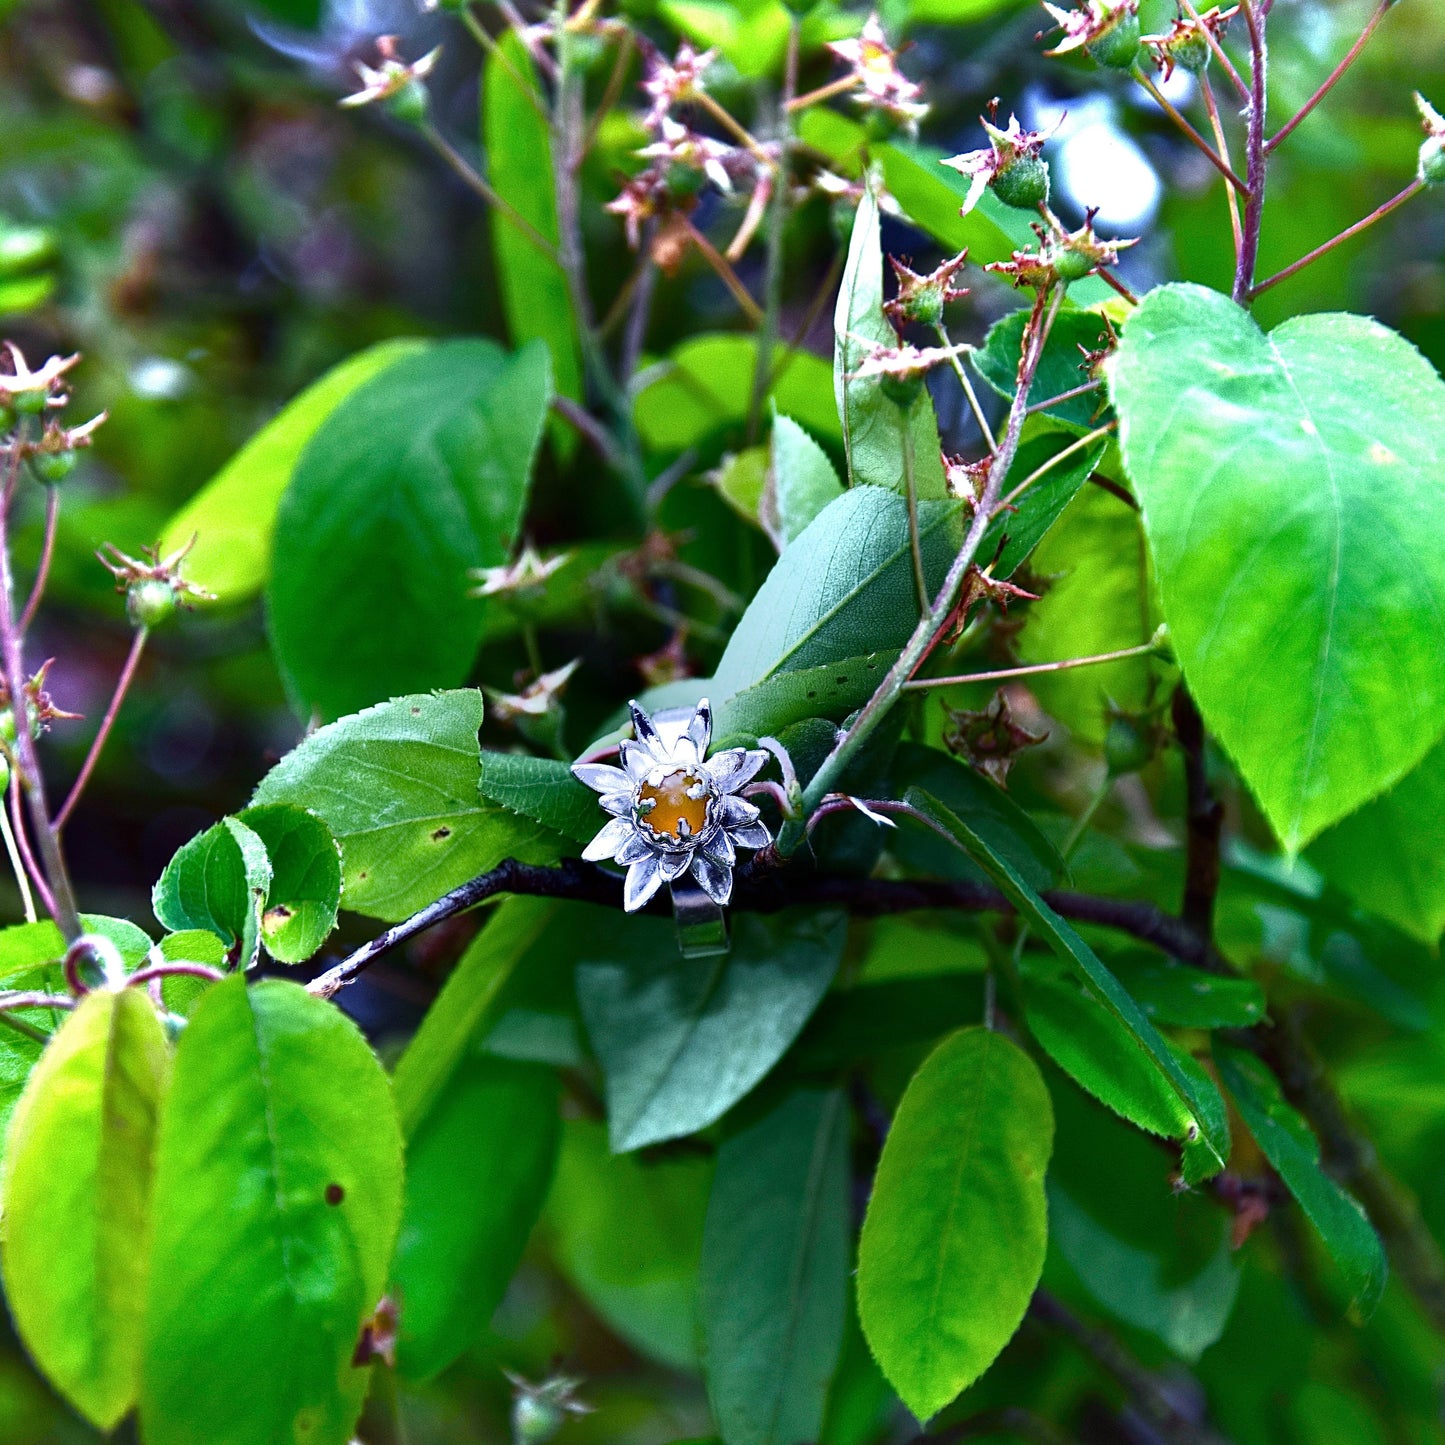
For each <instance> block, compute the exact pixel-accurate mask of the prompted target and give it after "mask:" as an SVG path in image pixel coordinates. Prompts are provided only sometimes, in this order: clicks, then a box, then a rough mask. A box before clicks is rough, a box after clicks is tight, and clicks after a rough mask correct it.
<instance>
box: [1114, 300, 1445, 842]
mask: <svg viewBox="0 0 1445 1445" xmlns="http://www.w3.org/2000/svg"><path fill="white" fill-rule="evenodd" d="M1110 386H1111V388H1112V391H1113V396H1114V403H1115V405H1116V407H1117V408H1118V409H1119V416H1120V423H1121V427H1122V432H1121V437H1122V445H1123V449H1124V456H1125V459H1126V462H1127V464H1128V468H1129V475H1130V477H1131V478H1132V479H1133V481H1134V486H1135V490H1136V494H1137V495H1138V498H1139V501H1140V504H1141V506H1142V507H1143V510H1144V521H1145V526H1146V528H1147V530H1148V533H1149V541H1150V546H1151V548H1152V551H1153V555H1154V562H1155V566H1156V568H1157V569H1158V573H1159V587H1160V592H1161V595H1162V597H1163V602H1164V615H1165V617H1166V618H1167V619H1168V622H1169V627H1170V632H1171V635H1172V640H1173V645H1174V648H1175V651H1176V652H1177V654H1178V656H1179V661H1180V664H1181V665H1182V667H1183V669H1184V675H1185V677H1186V678H1187V679H1188V680H1189V686H1190V690H1191V692H1192V693H1193V694H1194V696H1195V698H1196V699H1197V700H1198V703H1199V707H1200V710H1201V712H1203V714H1204V718H1205V721H1206V722H1207V723H1208V724H1209V727H1210V731H1211V732H1213V733H1214V734H1215V735H1216V736H1218V738H1219V739H1220V741H1221V742H1222V743H1223V744H1224V746H1225V748H1226V749H1227V750H1228V752H1229V754H1230V756H1231V757H1232V758H1233V760H1234V762H1235V763H1236V764H1237V765H1238V767H1239V770H1240V772H1241V773H1242V774H1243V776H1244V780H1245V781H1246V782H1247V783H1248V784H1249V786H1250V788H1251V790H1252V791H1253V793H1254V794H1255V796H1256V797H1257V798H1258V799H1259V802H1260V805H1261V807H1262V808H1263V809H1264V812H1265V814H1266V816H1267V817H1268V818H1269V820H1270V823H1271V825H1272V826H1273V827H1274V829H1275V831H1276V833H1277V834H1278V836H1279V837H1280V838H1281V839H1282V840H1283V842H1284V843H1285V845H1286V846H1287V847H1288V848H1290V849H1292V850H1293V849H1298V848H1301V847H1303V846H1304V844H1306V843H1308V842H1309V841H1310V839H1312V838H1313V837H1315V836H1316V834H1318V833H1320V832H1321V831H1323V829H1325V828H1327V827H1328V826H1329V825H1330V824H1331V823H1334V822H1337V821H1338V820H1339V819H1340V818H1342V817H1344V816H1345V815H1346V814H1348V813H1350V812H1353V811H1354V809H1356V808H1358V807H1359V806H1360V804H1362V803H1364V802H1366V801H1367V800H1368V799H1370V798H1371V797H1373V796H1374V795H1375V794H1376V793H1378V792H1380V791H1381V790H1382V789H1384V788H1387V787H1389V786H1390V785H1391V784H1392V783H1394V782H1396V781H1397V780H1398V779H1399V778H1401V777H1403V776H1404V775H1405V774H1406V773H1407V772H1409V770H1410V769H1411V768H1413V767H1414V766H1415V765H1416V764H1417V763H1418V762H1419V761H1420V759H1421V758H1422V757H1424V755H1425V753H1426V752H1427V751H1428V750H1429V749H1430V747H1431V745H1432V744H1434V743H1435V742H1436V741H1437V740H1438V739H1439V737H1440V734H1441V732H1442V731H1445V673H1442V671H1441V668H1440V648H1439V640H1440V638H1439V634H1440V617H1441V616H1442V614H1445V551H1442V549H1441V548H1439V547H1438V546H1436V545H1435V538H1436V537H1437V536H1438V535H1439V534H1440V533H1441V532H1442V531H1445V492H1442V491H1441V488H1440V486H1439V478H1440V475H1441V471H1442V468H1445V382H1442V381H1441V379H1440V377H1439V376H1438V375H1437V374H1436V372H1435V369H1434V367H1433V366H1431V365H1430V363H1429V362H1428V361H1426V360H1425V359H1424V358H1423V357H1422V356H1421V355H1420V353H1419V352H1418V351H1416V350H1415V348H1414V347H1413V346H1411V345H1410V344H1409V343H1408V342H1407V341H1405V340H1403V339H1402V338H1401V337H1400V336H1398V335H1396V334H1395V333H1394V332H1392V331H1390V330H1388V329H1387V328H1385V327H1384V326H1381V325H1380V324H1379V323H1378V322H1375V321H1372V320H1370V319H1368V318H1366V317H1360V316H1347V315H1316V316H1302V317H1297V318H1295V319H1293V320H1291V321H1287V322H1286V323H1285V324H1284V325H1282V326H1280V327H1278V328H1277V329H1276V330H1275V331H1273V332H1271V333H1269V335H1265V333H1264V332H1262V331H1261V330H1260V329H1259V327H1258V326H1257V325H1256V324H1255V322H1254V320H1253V319H1252V318H1251V317H1250V316H1249V315H1248V313H1247V312H1245V311H1242V310H1241V309H1240V308H1239V307H1237V306H1235V305H1234V304H1233V303H1232V302H1231V301H1230V300H1229V299H1228V297H1225V296H1221V295H1219V294H1218V293H1216V292H1213V291H1208V290H1205V289H1204V288H1203V287H1201V286H1165V287H1162V288H1160V289H1158V290H1156V291H1153V292H1151V293H1150V295H1149V296H1148V297H1146V298H1145V300H1144V302H1143V304H1142V305H1141V306H1139V307H1138V309H1137V310H1135V311H1134V312H1133V313H1132V314H1131V316H1130V318H1129V323H1128V325H1127V326H1126V328H1125V331H1124V339H1123V343H1122V345H1121V346H1120V349H1119V351H1118V353H1117V354H1116V356H1115V358H1114V360H1113V362H1112V363H1111V367H1110ZM1386 643H1388V645H1385V644H1386Z"/></svg>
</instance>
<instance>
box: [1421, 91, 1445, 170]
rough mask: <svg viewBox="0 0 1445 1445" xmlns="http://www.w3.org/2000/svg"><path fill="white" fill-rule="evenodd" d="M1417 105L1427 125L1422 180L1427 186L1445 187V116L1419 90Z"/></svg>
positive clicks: (1422, 153) (1422, 146)
mask: <svg viewBox="0 0 1445 1445" xmlns="http://www.w3.org/2000/svg"><path fill="white" fill-rule="evenodd" d="M1415 105H1416V108H1417V109H1418V110H1419V112H1420V119H1421V120H1422V121H1423V122H1424V124H1425V139H1424V141H1423V142H1422V144H1421V146H1420V168H1419V176H1420V180H1421V181H1423V182H1424V184H1425V185H1427V186H1445V115H1441V114H1440V112H1439V111H1438V110H1436V109H1435V107H1434V106H1433V105H1431V104H1430V102H1429V101H1428V100H1426V99H1425V97H1424V96H1423V95H1421V94H1420V92H1419V91H1418V90H1417V91H1416V92H1415Z"/></svg>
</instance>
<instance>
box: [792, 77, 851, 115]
mask: <svg viewBox="0 0 1445 1445" xmlns="http://www.w3.org/2000/svg"><path fill="white" fill-rule="evenodd" d="M857 84H858V79H857V77H856V76H853V75H842V76H839V77H838V79H837V80H830V81H829V82H828V83H827V85H820V86H819V87H818V88H817V89H816V90H810V91H809V92H808V93H807V94H806V95H798V96H794V97H793V99H792V100H790V101H789V102H788V104H787V107H786V108H787V109H788V110H790V111H793V110H806V109H807V108H808V107H809V106H810V105H817V103H818V102H819V101H820V100H831V99H832V98H833V97H834V96H835V95H842V94H843V92H844V91H847V90H852V89H853V88H854V87H855V86H856V85H857Z"/></svg>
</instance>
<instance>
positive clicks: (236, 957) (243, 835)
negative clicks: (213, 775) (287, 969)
mask: <svg viewBox="0 0 1445 1445" xmlns="http://www.w3.org/2000/svg"><path fill="white" fill-rule="evenodd" d="M270 886H271V863H270V860H269V859H268V858H267V856H266V845H265V844H264V843H263V842H262V841H261V839H260V838H259V837H258V836H257V835H256V834H255V833H253V832H252V831H251V829H250V828H248V827H247V826H246V824H244V823H242V822H241V821H240V820H239V819H237V818H222V819H221V821H220V822H219V823H216V824H214V825H213V826H211V827H209V828H207V829H206V831H205V832H204V833H200V834H198V835H197V836H196V837H194V838H192V839H191V841H190V842H189V843H187V844H186V845H185V846H184V847H183V848H181V849H180V851H179V852H177V854H176V855H175V857H174V858H172V859H171V861H170V862H169V863H167V864H166V868H165V872H164V873H162V874H161V876H160V878H159V880H158V881H157V883H156V886H155V888H154V889H153V890H152V892H151V907H152V908H153V909H154V910H155V915H156V917H157V918H158V919H160V921H161V923H162V925H163V926H164V927H166V928H169V929H171V930H172V931H177V930H180V929H183V928H204V929H206V930H207V931H208V932H210V933H214V934H215V935H216V937H217V938H219V939H220V940H221V942H222V943H224V944H225V945H226V954H227V957H228V958H229V959H230V961H231V964H232V966H233V967H237V968H250V967H251V965H252V964H253V963H254V962H255V961H256V951H257V949H258V948H259V946H260V937H261V911H262V909H263V908H264V906H265V903H266V894H267V890H268V889H269V888H270Z"/></svg>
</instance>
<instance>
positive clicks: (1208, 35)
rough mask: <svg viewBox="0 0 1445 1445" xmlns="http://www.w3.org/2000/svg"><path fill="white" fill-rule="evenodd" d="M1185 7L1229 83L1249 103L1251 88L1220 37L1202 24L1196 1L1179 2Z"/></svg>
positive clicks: (1183, 0)
mask: <svg viewBox="0 0 1445 1445" xmlns="http://www.w3.org/2000/svg"><path fill="white" fill-rule="evenodd" d="M1179 3H1180V4H1181V5H1182V6H1183V7H1184V13H1185V14H1186V15H1187V16H1188V17H1189V18H1190V19H1191V20H1192V21H1193V22H1194V23H1195V24H1196V25H1198V26H1199V29H1200V30H1201V31H1202V32H1203V35H1204V38H1205V40H1206V41H1208V43H1209V48H1210V49H1211V50H1212V51H1213V52H1214V58H1215V59H1216V60H1217V61H1218V62H1219V64H1220V67H1221V69H1223V71H1224V73H1225V74H1226V75H1227V76H1228V77H1229V83H1230V84H1231V85H1232V86H1233V87H1234V88H1235V89H1236V90H1237V91H1238V92H1239V98H1240V99H1241V100H1242V101H1244V102H1245V103H1246V104H1248V102H1249V87H1248V86H1247V85H1246V84H1245V83H1244V77H1243V76H1242V75H1241V74H1240V73H1239V71H1238V70H1237V69H1236V68H1235V65H1234V62H1233V61H1232V60H1231V59H1230V58H1229V56H1228V55H1227V54H1226V53H1225V50H1224V47H1223V46H1222V45H1221V44H1220V43H1219V37H1218V36H1217V35H1215V33H1214V32H1213V31H1212V30H1211V29H1210V28H1209V27H1208V26H1207V25H1204V24H1202V23H1201V22H1200V19H1199V11H1198V10H1196V9H1195V8H1194V0H1179Z"/></svg>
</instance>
